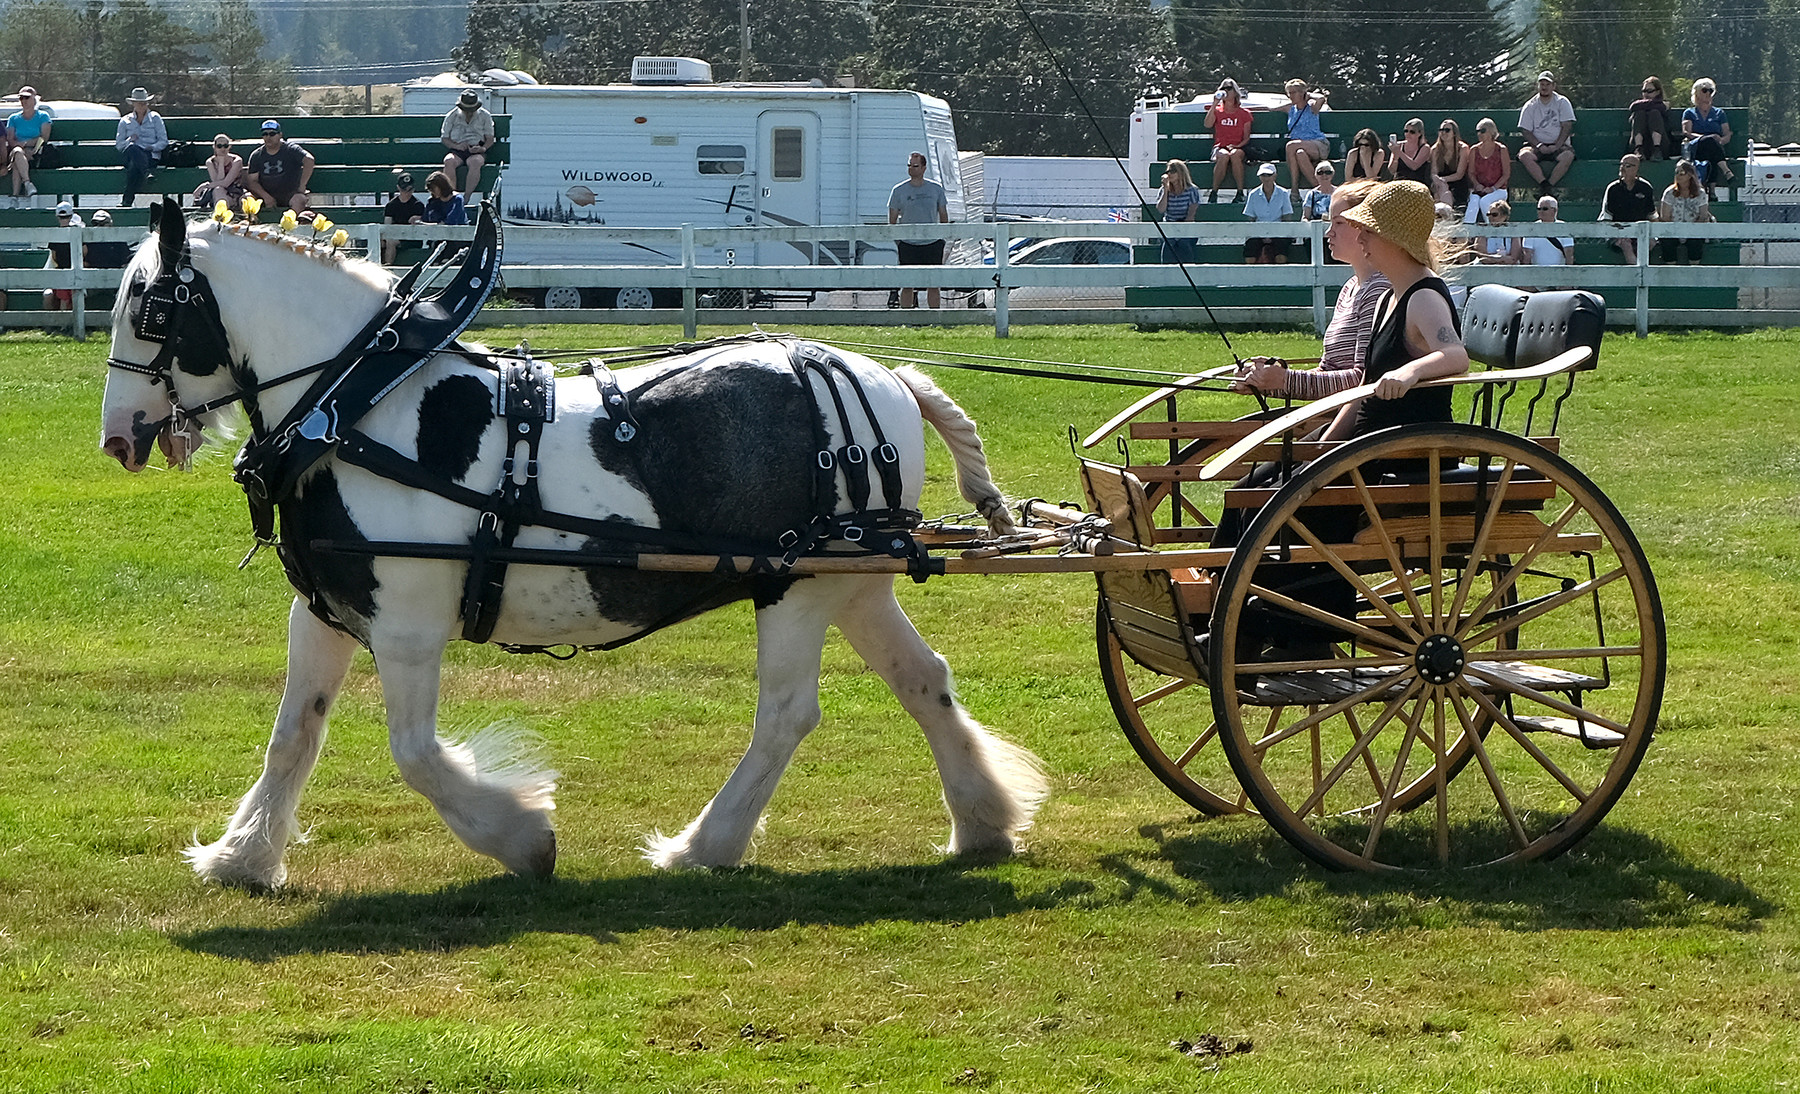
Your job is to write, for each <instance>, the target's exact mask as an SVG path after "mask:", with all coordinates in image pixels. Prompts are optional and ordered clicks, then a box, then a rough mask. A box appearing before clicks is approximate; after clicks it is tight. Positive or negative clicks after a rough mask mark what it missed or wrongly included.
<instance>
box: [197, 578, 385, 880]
mask: <svg viewBox="0 0 1800 1094" xmlns="http://www.w3.org/2000/svg"><path fill="white" fill-rule="evenodd" d="M355 653H356V641H355V640H354V639H352V638H350V637H348V636H346V635H343V634H339V633H338V632H337V631H334V630H332V629H331V628H330V627H327V626H326V625H325V624H324V623H321V622H320V621H319V620H318V619H317V618H316V617H314V615H313V614H312V612H310V611H308V610H307V609H306V602H305V601H304V600H301V599H299V598H295V600H294V606H293V608H292V610H290V611H289V613H288V672H287V683H286V685H285V686H284V688H283V690H282V693H281V710H280V713H278V714H277V715H276V716H275V732H274V734H273V735H272V736H271V737H270V738H269V752H268V755H267V756H266V757H265V758H264V760H263V772H262V777H261V778H259V779H257V780H256V785H254V786H252V787H251V788H250V792H249V793H248V794H245V795H244V798H243V800H242V801H241V802H239V803H238V808H237V812H236V813H235V814H233V815H232V818H231V823H230V824H228V825H226V826H225V834H224V835H223V836H221V837H219V840H218V842H216V843H209V844H205V845H201V844H195V845H194V846H192V847H190V848H188V849H187V852H186V855H187V860H188V862H189V863H190V864H191V865H192V866H193V867H194V870H195V871H196V872H197V873H198V874H199V875H200V876H201V877H203V878H206V879H207V880H208V881H217V882H222V883H224V884H227V885H245V886H249V887H251V888H274V887H275V886H278V885H280V884H281V883H282V882H284V881H286V880H287V864H286V863H285V862H283V861H282V858H283V855H284V854H285V853H286V851H287V845H288V843H289V842H290V841H292V840H295V839H298V838H300V821H299V819H298V818H297V817H296V816H295V809H296V808H297V807H298V806H299V804H300V791H301V789H302V788H303V787H304V786H305V785H306V778H307V776H308V775H311V774H312V769H313V765H314V764H316V763H317V762H318V759H319V749H320V747H321V746H323V745H324V743H325V719H326V717H327V715H328V714H329V713H330V711H331V704H332V701H333V700H335V699H336V698H337V694H338V691H339V690H340V689H341V688H342V687H343V686H344V675H345V674H346V673H347V672H349V671H350V659H351V658H352V657H353V656H354V655H355Z"/></svg>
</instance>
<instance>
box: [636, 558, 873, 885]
mask: <svg viewBox="0 0 1800 1094" xmlns="http://www.w3.org/2000/svg"><path fill="white" fill-rule="evenodd" d="M852 588H853V586H851V585H849V583H848V582H847V581H846V579H843V578H835V577H833V578H812V579H809V580H806V581H801V582H799V583H798V584H796V585H794V586H793V587H792V588H790V589H789V590H788V591H787V593H786V594H785V595H784V596H783V597H782V598H781V600H780V601H779V602H777V603H775V604H772V605H770V606H769V607H766V608H763V609H761V610H760V611H758V612H757V613H756V689H757V695H756V727H755V730H754V731H753V732H752V733H751V736H750V748H749V750H748V751H746V752H745V753H744V758H743V759H741V760H739V761H738V765H737V768H736V769H735V770H733V771H732V773H731V778H730V779H728V780H726V782H725V785H724V787H722V788H721V789H720V790H719V792H718V793H717V794H715V795H713V800H712V801H710V802H708V803H707V805H706V808H705V809H703V810H701V811H700V815H699V816H698V817H696V818H694V820H693V822H692V823H690V824H689V825H688V826H687V827H686V828H684V829H682V830H681V832H680V833H679V834H677V835H673V836H665V835H663V834H662V833H660V832H658V833H656V834H655V835H653V836H651V837H650V838H649V839H647V840H645V841H644V857H645V858H647V859H649V860H650V861H651V863H653V864H654V865H656V866H660V867H664V868H676V867H699V866H736V865H737V864H738V862H739V861H740V860H741V859H742V858H743V857H744V853H745V852H746V851H747V850H749V847H750V839H751V837H752V836H754V835H755V834H756V830H757V827H758V823H759V822H760V821H761V819H762V814H763V810H764V809H766V808H767V807H768V804H769V799H770V797H772V796H773V795H774V793H775V784H776V783H777V782H779V781H780V779H781V775H782V772H784V771H786V770H787V766H788V763H789V762H790V761H791V760H792V759H793V758H794V750H795V749H796V748H798V747H799V746H800V742H801V741H802V740H803V739H804V738H805V737H806V735H807V734H808V733H810V732H812V730H813V728H814V727H815V726H817V725H818V724H819V658H820V656H821V655H822V654H823V653H824V650H825V630H826V628H827V627H828V626H830V624H831V617H832V615H834V614H835V613H836V612H837V610H838V608H839V607H840V606H841V605H842V603H843V601H844V597H845V596H846V595H847V594H848V593H849V592H850V591H851V589H852Z"/></svg>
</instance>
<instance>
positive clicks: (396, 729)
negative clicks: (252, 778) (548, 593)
mask: <svg viewBox="0 0 1800 1094" xmlns="http://www.w3.org/2000/svg"><path fill="white" fill-rule="evenodd" d="M447 644H448V636H447V635H445V634H442V633H436V634H426V633H421V632H418V631H408V632H404V633H397V634H396V633H384V629H383V627H382V626H381V624H380V622H379V621H378V622H377V624H376V627H375V634H374V635H372V636H371V638H370V648H371V649H372V650H373V651H374V654H375V668H376V671H377V672H378V673H380V675H381V692H382V695H383V697H384V698H385V700H386V702H387V717H388V747H389V749H390V750H391V751H392V752H393V754H394V762H395V763H396V764H398V765H399V767H400V777H401V778H403V779H405V780H406V785H408V786H410V787H412V788H413V789H414V790H417V791H418V792H419V793H421V794H423V795H424V796H425V798H426V800H428V801H430V802H431V804H432V806H433V807H434V808H436V809H437V811H438V816H440V817H442V818H444V823H445V824H448V825H449V826H450V830H451V831H452V832H455V833H456V838H458V839H460V840H462V841H463V843H465V844H467V845H468V847H469V849H470V850H472V851H478V852H480V853H481V854H484V855H488V856H491V857H492V858H496V859H498V860H499V861H500V864H501V865H502V866H505V867H506V868H507V869H508V870H511V871H512V872H513V873H515V874H524V875H527V876H537V877H548V876H550V875H551V874H552V873H553V872H555V870H556V831H555V829H554V828H552V827H551V824H550V812H551V810H553V809H555V808H556V803H555V801H554V798H553V795H554V794H555V791H556V772H554V771H550V770H547V769H545V768H543V767H542V766H540V765H538V764H537V763H536V762H534V761H533V759H532V758H531V757H530V756H529V755H527V754H526V753H528V751H529V750H528V749H526V748H523V747H522V746H524V745H526V744H527V743H528V742H527V741H525V740H524V739H522V737H521V735H520V734H519V733H517V732H514V731H511V730H508V729H506V728H503V727H489V728H488V729H485V730H482V731H481V732H479V733H476V734H475V735H474V736H472V737H470V738H469V739H468V740H466V741H462V742H460V743H459V742H454V741H446V740H443V739H442V738H440V737H439V736H438V735H437V712H438V682H439V675H440V670H441V666H442V664H443V658H444V647H445V645H447Z"/></svg>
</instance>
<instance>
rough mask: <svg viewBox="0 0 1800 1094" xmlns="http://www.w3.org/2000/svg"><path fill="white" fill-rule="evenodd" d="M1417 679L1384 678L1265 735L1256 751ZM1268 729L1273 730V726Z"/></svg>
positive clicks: (1403, 673)
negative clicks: (1403, 683)
mask: <svg viewBox="0 0 1800 1094" xmlns="http://www.w3.org/2000/svg"><path fill="white" fill-rule="evenodd" d="M1417 679H1418V678H1417V677H1416V676H1414V677H1410V678H1409V674H1408V673H1406V672H1404V671H1402V672H1401V673H1399V674H1397V675H1394V676H1388V677H1384V678H1382V679H1381V680H1380V681H1379V682H1377V683H1375V684H1372V685H1370V686H1369V687H1366V688H1364V689H1362V690H1361V691H1359V692H1356V693H1355V694H1354V695H1350V696H1346V697H1345V698H1343V699H1339V700H1338V701H1337V702H1335V703H1333V704H1331V705H1330V706H1328V707H1320V708H1318V709H1316V710H1314V711H1313V712H1312V713H1311V714H1308V715H1307V716H1306V717H1304V718H1302V719H1300V720H1299V721H1298V722H1295V723H1294V724H1293V725H1291V726H1288V727H1287V728H1286V729H1283V730H1281V731H1279V732H1269V733H1265V734H1264V736H1262V737H1261V738H1259V739H1258V740H1257V741H1256V742H1255V747H1256V750H1257V752H1259V753H1262V752H1266V751H1268V750H1269V749H1270V748H1273V747H1274V746H1276V745H1278V744H1280V743H1281V742H1283V741H1285V740H1287V739H1288V738H1290V737H1292V736H1294V735H1295V734H1296V733H1304V732H1306V731H1307V730H1309V729H1311V728H1312V727H1313V726H1316V725H1318V724H1319V723H1320V722H1322V721H1324V720H1325V719H1327V718H1334V717H1336V716H1337V715H1339V714H1342V713H1343V712H1344V711H1346V710H1349V709H1350V708H1351V707H1354V706H1360V705H1361V704H1363V703H1367V702H1370V701H1371V700H1373V699H1374V698H1375V697H1376V696H1377V695H1379V694H1380V693H1381V692H1382V691H1383V690H1384V689H1386V688H1390V687H1393V686H1394V685H1395V684H1397V683H1401V682H1403V681H1404V682H1408V683H1411V682H1413V681H1416V680H1417ZM1270 728H1271V729H1273V726H1271V727H1270Z"/></svg>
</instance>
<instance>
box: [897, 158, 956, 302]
mask: <svg viewBox="0 0 1800 1094" xmlns="http://www.w3.org/2000/svg"><path fill="white" fill-rule="evenodd" d="M888 223H889V224H948V223H950V202H949V198H948V197H947V196H946V195H945V193H944V188H943V187H942V186H939V185H938V184H937V183H935V182H932V181H931V180H930V179H927V178H926V177H925V153H923V152H914V153H913V154H912V155H911V156H909V157H907V160H906V181H905V182H903V183H901V184H900V185H898V186H896V187H894V192H893V193H891V194H889V195H888ZM894 246H895V248H896V249H898V250H899V252H900V265H902V266H942V265H943V264H944V241H943V240H942V239H902V240H898V241H896V242H895V244H894ZM925 302H926V304H927V305H929V306H930V307H933V308H935V307H938V306H939V295H938V287H937V286H936V285H933V286H931V287H930V288H929V289H927V290H926V291H925ZM918 304H919V298H918V292H917V290H915V289H911V288H906V289H901V290H900V306H901V307H903V308H915V307H918Z"/></svg>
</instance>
